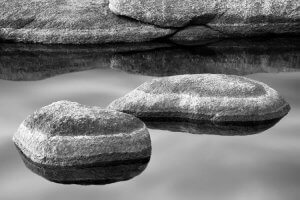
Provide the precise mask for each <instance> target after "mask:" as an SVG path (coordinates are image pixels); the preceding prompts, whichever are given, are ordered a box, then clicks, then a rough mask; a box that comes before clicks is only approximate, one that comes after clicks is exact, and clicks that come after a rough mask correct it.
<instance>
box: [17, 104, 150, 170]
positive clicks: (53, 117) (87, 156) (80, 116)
mask: <svg viewBox="0 0 300 200" xmlns="http://www.w3.org/2000/svg"><path fill="white" fill-rule="evenodd" d="M13 140H14V142H15V144H16V146H17V147H18V148H19V149H20V150H21V151H22V152H23V154H24V155H25V156H26V157H28V158H29V159H30V160H32V161H33V162H35V163H38V164H44V165H50V166H78V165H93V164H95V163H101V162H110V161H118V160H119V161H122V160H135V159H142V158H147V157H149V156H150V154H151V141H150V135H149V133H148V130H147V128H146V126H145V124H144V123H143V122H141V121H140V120H139V119H137V118H135V117H134V116H131V115H128V114H125V113H120V112H117V111H111V110H103V109H100V108H98V107H88V106H83V105H80V104H78V103H74V102H69V101H59V102H56V103H52V104H50V105H48V106H45V107H43V108H41V109H40V110H39V111H36V112H35V113H34V114H32V115H30V116H29V117H28V118H27V119H26V120H25V121H23V122H22V124H21V125H20V127H19V129H18V131H17V132H16V134H15V135H14V137H13Z"/></svg>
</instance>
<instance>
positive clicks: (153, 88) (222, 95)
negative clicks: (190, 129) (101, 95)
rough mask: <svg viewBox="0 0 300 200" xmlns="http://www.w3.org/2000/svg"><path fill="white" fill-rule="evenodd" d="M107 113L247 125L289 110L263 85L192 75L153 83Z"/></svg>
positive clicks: (119, 101)
mask: <svg viewBox="0 0 300 200" xmlns="http://www.w3.org/2000/svg"><path fill="white" fill-rule="evenodd" d="M108 109H114V110H118V111H122V112H126V113H130V114H133V115H135V116H137V117H139V118H142V119H159V118H161V119H165V118H166V119H172V118H174V119H187V120H196V121H212V122H214V123H248V122H261V121H270V120H276V119H279V118H282V117H283V116H284V115H286V114H287V113H288V111H289V109H290V106H289V104H288V103H287V102H286V101H285V100H284V99H283V98H282V97H281V96H280V95H279V94H278V93H277V92H276V91H275V90H274V89H272V88H270V87H269V86H267V85H266V84H264V83H261V82H258V81H254V80H251V79H248V78H245V77H239V76H234V75H221V74H200V75H199V74H195V75H178V76H170V77H164V78H156V79H153V80H152V81H149V82H146V83H144V84H142V85H141V86H139V87H138V88H136V89H135V90H133V91H132V92H130V93H128V94H126V95H125V96H124V97H121V98H119V99H117V100H115V101H113V102H112V103H111V104H110V105H109V106H108Z"/></svg>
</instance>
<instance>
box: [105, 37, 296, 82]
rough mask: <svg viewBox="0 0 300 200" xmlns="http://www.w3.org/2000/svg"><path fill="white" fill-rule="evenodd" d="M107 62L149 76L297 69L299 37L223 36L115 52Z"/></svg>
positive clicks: (117, 67) (248, 72) (240, 73)
mask: <svg viewBox="0 0 300 200" xmlns="http://www.w3.org/2000/svg"><path fill="white" fill-rule="evenodd" d="M110 66H111V68H113V69H116V70H122V71H125V72H128V73H134V74H143V75H148V76H171V75H181V74H203V73H212V74H232V75H247V74H254V73H278V72H295V71H300V40H299V39H297V38H289V39H287V38H274V39H261V40H260V39H256V40H232V41H230V40H226V41H223V42H217V43H213V44H207V45H205V46H188V47H187V46H176V47H169V48H159V49H152V50H147V51H132V52H118V53H116V54H114V56H113V57H112V60H111V65H110Z"/></svg>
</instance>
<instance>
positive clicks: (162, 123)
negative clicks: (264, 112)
mask: <svg viewBox="0 0 300 200" xmlns="http://www.w3.org/2000/svg"><path fill="white" fill-rule="evenodd" d="M278 121H279V120H278V119H276V120H269V121H263V122H261V123H258V122H256V123H253V122H252V123H240V124H237V123H235V124H233V123H229V124H226V123H225V124H214V123H207V122H205V123H199V122H188V121H184V120H180V121H178V120H177V121H176V120H166V119H165V120H162V119H160V120H156V121H155V120H144V123H145V124H146V126H147V127H148V128H149V129H158V130H164V131H170V132H183V133H191V134H197V135H202V134H205V135H220V136H244V135H253V134H259V133H262V132H263V131H266V130H268V129H269V128H271V127H272V126H274V125H275V124H276V123H277V122H278Z"/></svg>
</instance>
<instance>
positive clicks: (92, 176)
mask: <svg viewBox="0 0 300 200" xmlns="http://www.w3.org/2000/svg"><path fill="white" fill-rule="evenodd" d="M19 153H20V156H21V158H22V159H23V161H24V163H25V165H26V167H27V168H29V169H30V170H31V171H32V172H34V173H35V174H38V175H40V176H42V177H44V178H45V179H47V180H49V181H52V182H55V183H61V184H79V185H104V184H110V183H115V182H119V181H126V180H129V179H132V178H134V177H135V176H137V175H139V174H140V173H142V172H143V171H144V170H145V168H146V167H147V164H148V162H149V160H150V157H148V158H144V159H140V160H133V161H122V162H114V161H112V162H104V163H97V164H96V165H92V166H86V167H83V166H80V167H76V166H71V167H70V166H66V167H60V166H59V167H57V166H48V165H41V164H37V163H34V162H32V161H31V160H30V159H28V158H27V157H26V156H24V154H23V153H22V152H20V151H19Z"/></svg>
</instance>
